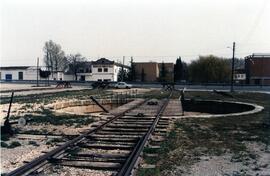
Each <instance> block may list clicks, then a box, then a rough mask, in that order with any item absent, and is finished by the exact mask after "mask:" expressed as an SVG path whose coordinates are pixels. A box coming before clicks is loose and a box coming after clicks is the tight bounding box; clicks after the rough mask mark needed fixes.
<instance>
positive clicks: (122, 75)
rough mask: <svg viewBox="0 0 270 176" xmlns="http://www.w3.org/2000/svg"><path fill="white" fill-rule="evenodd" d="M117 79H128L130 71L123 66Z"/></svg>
mask: <svg viewBox="0 0 270 176" xmlns="http://www.w3.org/2000/svg"><path fill="white" fill-rule="evenodd" d="M117 80H118V81H127V80H128V73H127V71H126V70H125V69H124V68H123V67H121V69H120V70H119V72H118V75H117Z"/></svg>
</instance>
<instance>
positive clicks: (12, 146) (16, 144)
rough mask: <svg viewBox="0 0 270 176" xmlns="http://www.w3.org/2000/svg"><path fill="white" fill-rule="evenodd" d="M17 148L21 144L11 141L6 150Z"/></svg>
mask: <svg viewBox="0 0 270 176" xmlns="http://www.w3.org/2000/svg"><path fill="white" fill-rule="evenodd" d="M19 146H21V143H20V142H18V141H12V142H11V143H10V145H9V146H8V148H15V147H19Z"/></svg>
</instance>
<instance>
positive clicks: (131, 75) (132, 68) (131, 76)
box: [127, 58, 136, 81]
mask: <svg viewBox="0 0 270 176" xmlns="http://www.w3.org/2000/svg"><path fill="white" fill-rule="evenodd" d="M127 75H128V81H134V80H135V79H136V72H135V64H134V62H133V58H131V60H130V70H129V71H128V73H127Z"/></svg>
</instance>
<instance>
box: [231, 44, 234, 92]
mask: <svg viewBox="0 0 270 176" xmlns="http://www.w3.org/2000/svg"><path fill="white" fill-rule="evenodd" d="M234 53H235V42H233V56H232V75H231V92H233V78H234Z"/></svg>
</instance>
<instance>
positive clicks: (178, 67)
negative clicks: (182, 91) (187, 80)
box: [174, 56, 183, 82]
mask: <svg viewBox="0 0 270 176" xmlns="http://www.w3.org/2000/svg"><path fill="white" fill-rule="evenodd" d="M181 79H183V64H182V61H181V57H180V56H179V57H178V58H177V59H176V63H175V65H174V81H175V82H178V81H181Z"/></svg>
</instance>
